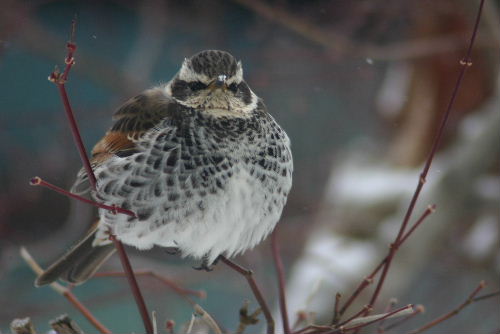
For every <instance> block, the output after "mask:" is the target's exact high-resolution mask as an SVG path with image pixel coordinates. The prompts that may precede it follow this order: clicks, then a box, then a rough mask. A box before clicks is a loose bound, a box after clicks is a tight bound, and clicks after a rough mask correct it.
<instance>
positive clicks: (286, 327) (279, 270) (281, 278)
mask: <svg viewBox="0 0 500 334" xmlns="http://www.w3.org/2000/svg"><path fill="white" fill-rule="evenodd" d="M277 231H278V229H275V230H274V232H273V233H272V235H271V248H272V253H273V259H274V264H275V267H276V274H277V276H278V289H279V302H280V311H281V318H282V321H283V332H284V333H285V334H290V322H289V320H288V311H287V306H286V291H285V290H286V287H285V269H284V267H283V262H282V261H281V257H280V253H279V246H278V232H277Z"/></svg>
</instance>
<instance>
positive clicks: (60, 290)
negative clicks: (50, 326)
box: [20, 247, 111, 334]
mask: <svg viewBox="0 0 500 334" xmlns="http://www.w3.org/2000/svg"><path fill="white" fill-rule="evenodd" d="M20 253H21V257H22V258H23V260H24V261H26V263H27V264H28V265H29V267H30V268H31V269H32V270H33V271H34V272H35V274H36V275H37V276H40V275H41V274H42V273H43V269H42V267H40V265H38V263H37V262H36V261H35V260H34V259H33V257H32V256H31V254H30V253H29V252H28V251H27V250H26V248H24V247H21V250H20ZM49 286H50V287H51V288H52V289H53V290H54V291H55V292H57V293H58V294H60V295H63V296H64V297H66V299H68V300H69V302H70V303H71V304H73V306H74V307H75V308H76V309H77V310H78V311H80V313H81V314H82V315H83V316H84V317H85V318H87V320H88V321H89V322H90V323H91V324H92V325H93V326H94V327H95V328H96V329H97V330H98V331H99V332H100V333H103V334H111V331H110V330H109V329H107V328H106V327H105V326H104V325H103V324H102V323H101V322H100V321H99V320H97V318H96V317H95V316H94V315H93V314H92V312H90V310H89V309H88V308H87V307H85V305H83V304H82V303H81V302H80V301H79V300H78V298H76V296H75V295H74V294H73V293H72V292H71V291H70V290H69V289H68V288H66V287H64V286H63V285H61V284H59V283H57V282H54V283H51V284H50V285H49Z"/></svg>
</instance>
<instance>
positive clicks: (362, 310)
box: [335, 305, 371, 328]
mask: <svg viewBox="0 0 500 334" xmlns="http://www.w3.org/2000/svg"><path fill="white" fill-rule="evenodd" d="M369 311H371V307H370V305H365V306H363V308H362V309H361V311H359V312H358V313H356V314H354V315H353V316H352V317H350V318H348V319H347V320H345V321H343V322H341V323H340V324H338V325H335V327H338V328H342V327H344V325H345V324H348V323H350V322H351V321H353V320H354V319H356V318H358V317H359V316H361V314H363V313H365V312H369Z"/></svg>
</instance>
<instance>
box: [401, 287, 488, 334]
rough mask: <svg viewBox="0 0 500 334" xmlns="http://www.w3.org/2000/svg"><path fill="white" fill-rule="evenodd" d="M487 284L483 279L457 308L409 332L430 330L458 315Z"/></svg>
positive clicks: (410, 333) (412, 333) (415, 332)
mask: <svg viewBox="0 0 500 334" xmlns="http://www.w3.org/2000/svg"><path fill="white" fill-rule="evenodd" d="M485 286H486V283H485V282H484V281H481V282H479V285H478V286H477V287H476V288H475V289H474V291H472V293H471V294H470V295H469V297H468V298H467V299H466V300H465V302H463V303H462V304H460V305H459V306H458V307H457V308H455V309H454V310H452V311H450V312H448V313H446V314H444V315H442V316H440V317H438V318H436V319H434V320H432V321H431V322H429V323H428V324H426V325H424V326H422V327H420V328H418V329H415V330H413V331H411V332H409V333H408V334H417V333H422V332H424V331H426V330H428V329H429V328H431V327H434V326H436V325H438V324H440V323H442V322H443V321H445V320H447V319H449V318H451V317H453V316H455V315H457V314H458V313H459V312H460V311H462V310H463V309H464V308H465V307H466V306H467V305H469V304H471V303H473V302H474V297H475V296H476V295H477V294H478V293H479V291H481V290H482V289H483V288H484V287H485Z"/></svg>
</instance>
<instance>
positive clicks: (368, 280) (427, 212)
mask: <svg viewBox="0 0 500 334" xmlns="http://www.w3.org/2000/svg"><path fill="white" fill-rule="evenodd" d="M435 210H436V205H429V206H428V207H427V209H426V210H425V211H424V213H423V214H422V215H421V216H420V218H419V219H418V220H417V221H416V222H415V223H414V224H413V225H412V227H411V228H410V229H409V230H408V232H406V233H405V234H404V235H403V236H402V237H401V240H399V241H397V243H395V244H393V245H391V247H390V248H389V254H387V256H386V257H385V258H384V259H383V260H382V261H381V262H380V263H379V264H378V266H377V267H376V268H375V269H374V270H373V271H372V272H371V274H370V275H368V276H367V277H365V278H364V279H363V281H361V283H360V284H359V285H358V287H357V288H356V289H355V290H354V292H353V293H352V295H351V296H350V297H349V299H348V300H347V301H346V302H345V304H344V305H343V306H342V308H341V309H340V310H339V311H338V315H335V314H334V319H337V320H339V319H340V317H342V315H343V314H344V313H345V312H346V311H347V309H348V308H349V306H351V304H352V303H353V302H354V300H356V298H358V296H359V294H360V293H361V292H362V291H363V290H364V289H365V288H366V287H367V286H368V285H370V284H372V283H373V280H374V279H375V275H377V274H378V272H379V271H380V269H382V268H383V267H384V265H386V263H387V261H388V259H389V256H390V252H391V250H393V249H395V250H397V249H399V247H401V245H402V244H403V243H404V242H405V241H406V240H408V238H409V237H410V235H411V234H412V233H413V232H414V231H415V229H416V228H417V227H418V226H420V224H422V222H423V221H424V220H425V219H426V218H427V217H428V216H429V215H430V214H431V213H433V212H434V211H435ZM336 299H337V298H336ZM370 308H371V307H370ZM333 324H335V323H333Z"/></svg>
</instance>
